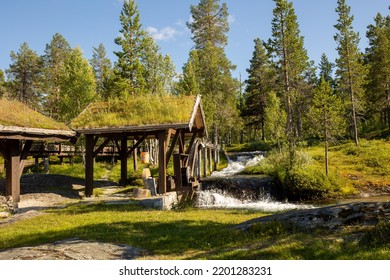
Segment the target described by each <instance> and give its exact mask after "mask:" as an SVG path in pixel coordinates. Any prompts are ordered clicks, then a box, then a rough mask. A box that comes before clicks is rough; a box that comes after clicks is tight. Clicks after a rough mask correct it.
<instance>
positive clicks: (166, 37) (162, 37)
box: [146, 26, 180, 41]
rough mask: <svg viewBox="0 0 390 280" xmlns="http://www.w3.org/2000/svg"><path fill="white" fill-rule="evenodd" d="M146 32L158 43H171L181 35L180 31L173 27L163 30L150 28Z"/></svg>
mask: <svg viewBox="0 0 390 280" xmlns="http://www.w3.org/2000/svg"><path fill="white" fill-rule="evenodd" d="M146 31H147V32H148V33H149V34H150V35H151V36H152V37H153V38H154V39H155V40H156V41H170V40H173V39H174V38H175V37H176V35H178V34H180V32H179V31H177V30H176V29H174V28H172V27H169V26H167V27H164V28H162V29H160V30H159V29H157V28H156V27H153V26H149V27H148V28H146Z"/></svg>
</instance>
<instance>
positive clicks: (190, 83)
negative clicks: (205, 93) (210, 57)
mask: <svg viewBox="0 0 390 280" xmlns="http://www.w3.org/2000/svg"><path fill="white" fill-rule="evenodd" d="M198 70H199V57H198V51H197V50H191V51H190V55H189V58H188V61H187V63H186V64H185V65H184V66H183V74H182V76H181V77H180V78H179V82H178V83H177V85H176V89H175V90H176V92H177V94H183V95H198V94H200V85H199V77H200V75H199V73H198V72H199V71H198Z"/></svg>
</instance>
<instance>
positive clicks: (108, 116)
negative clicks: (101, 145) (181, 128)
mask: <svg viewBox="0 0 390 280" xmlns="http://www.w3.org/2000/svg"><path fill="white" fill-rule="evenodd" d="M195 101H196V97H195V96H179V97H177V96H170V95H165V96H155V95H152V96H131V97H129V98H127V99H126V100H111V101H109V102H96V103H92V104H90V105H89V106H88V107H87V108H86V109H85V110H84V111H83V112H82V113H81V114H80V115H79V116H78V117H77V118H75V119H74V120H73V121H72V123H71V125H70V126H71V127H72V128H74V129H92V128H111V127H127V126H149V125H163V124H188V123H189V122H190V119H191V115H192V113H193V110H194V105H195Z"/></svg>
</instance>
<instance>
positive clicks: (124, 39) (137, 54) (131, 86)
mask: <svg viewBox="0 0 390 280" xmlns="http://www.w3.org/2000/svg"><path fill="white" fill-rule="evenodd" d="M119 20H120V22H121V25H122V28H121V30H120V31H119V32H120V33H121V35H120V36H119V37H117V38H116V39H115V43H116V44H117V45H119V46H120V47H121V48H122V50H121V51H116V52H114V53H115V55H116V56H117V57H118V61H117V63H116V65H115V75H116V83H117V88H118V89H117V90H118V91H120V92H119V93H118V94H119V95H121V94H123V92H127V93H129V94H137V93H140V92H141V91H142V90H143V88H144V87H145V81H144V80H143V74H144V73H143V71H144V69H143V66H142V64H141V59H142V53H143V47H144V46H143V43H144V37H145V32H144V31H143V30H142V28H141V27H142V25H141V22H140V14H139V11H138V6H137V4H136V3H135V1H134V0H125V1H124V2H123V7H122V11H121V14H120V17H119Z"/></svg>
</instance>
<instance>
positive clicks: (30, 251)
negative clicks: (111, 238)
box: [0, 239, 146, 260]
mask: <svg viewBox="0 0 390 280" xmlns="http://www.w3.org/2000/svg"><path fill="white" fill-rule="evenodd" d="M145 255H146V251H145V250H142V249H140V248H136V247H132V246H127V245H114V244H110V243H102V242H90V241H84V240H80V239H67V240H62V241H57V242H54V243H51V244H45V245H40V246H34V247H20V248H13V249H8V250H4V251H0V260H131V259H137V258H139V257H143V256H145Z"/></svg>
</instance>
